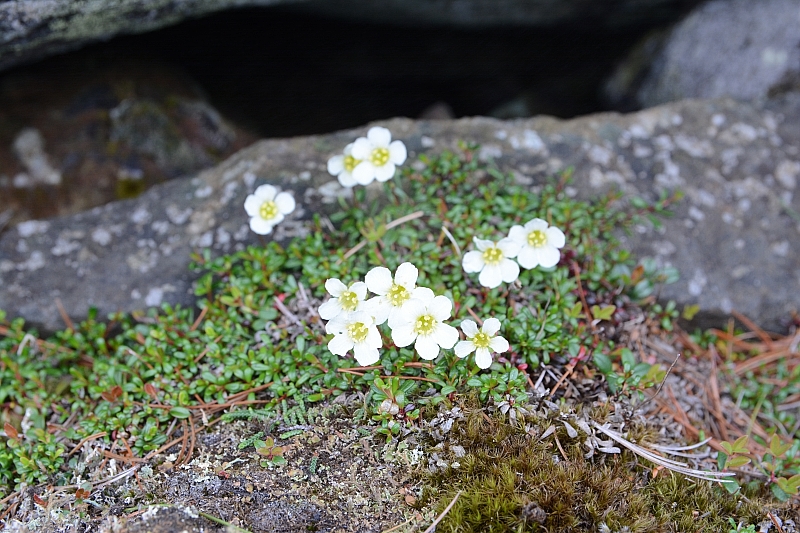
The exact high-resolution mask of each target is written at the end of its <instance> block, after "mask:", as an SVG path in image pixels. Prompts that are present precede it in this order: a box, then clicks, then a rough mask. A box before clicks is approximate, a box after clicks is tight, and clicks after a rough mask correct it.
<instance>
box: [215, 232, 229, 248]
mask: <svg viewBox="0 0 800 533" xmlns="http://www.w3.org/2000/svg"><path fill="white" fill-rule="evenodd" d="M214 241H215V242H216V243H217V247H223V248H224V247H226V246H228V244H230V242H231V234H230V233H228V232H227V231H226V230H225V228H217V235H216V237H215V239H214Z"/></svg>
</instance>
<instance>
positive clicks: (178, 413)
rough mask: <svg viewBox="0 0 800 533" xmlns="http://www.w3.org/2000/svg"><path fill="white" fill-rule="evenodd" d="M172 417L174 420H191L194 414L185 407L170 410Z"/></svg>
mask: <svg viewBox="0 0 800 533" xmlns="http://www.w3.org/2000/svg"><path fill="white" fill-rule="evenodd" d="M169 414H170V416H172V417H174V418H189V417H190V416H192V412H191V411H190V410H188V409H187V408H185V407H173V408H172V409H170V410H169Z"/></svg>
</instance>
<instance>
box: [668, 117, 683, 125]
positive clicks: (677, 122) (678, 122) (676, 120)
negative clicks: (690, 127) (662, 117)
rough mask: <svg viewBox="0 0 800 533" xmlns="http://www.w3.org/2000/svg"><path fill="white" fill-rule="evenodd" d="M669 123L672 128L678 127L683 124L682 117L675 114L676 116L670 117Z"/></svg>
mask: <svg viewBox="0 0 800 533" xmlns="http://www.w3.org/2000/svg"><path fill="white" fill-rule="evenodd" d="M669 122H670V124H672V125H673V126H680V125H681V124H683V117H682V116H680V115H677V114H676V115H672V116H671V117H670V118H669Z"/></svg>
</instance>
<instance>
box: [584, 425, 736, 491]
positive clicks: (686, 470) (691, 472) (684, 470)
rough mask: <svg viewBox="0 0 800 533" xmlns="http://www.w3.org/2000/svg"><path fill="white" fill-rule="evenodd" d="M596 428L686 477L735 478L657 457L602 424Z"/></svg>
mask: <svg viewBox="0 0 800 533" xmlns="http://www.w3.org/2000/svg"><path fill="white" fill-rule="evenodd" d="M594 427H595V428H596V429H597V430H598V431H600V432H601V433H603V434H604V435H606V436H608V437H610V438H611V439H612V440H613V441H614V442H616V443H617V444H619V445H621V446H624V447H625V448H627V449H628V450H630V451H632V452H633V453H635V454H636V455H638V456H639V457H641V458H642V459H646V460H648V461H650V462H651V463H655V464H657V465H660V466H663V467H664V468H666V469H668V470H672V471H673V472H678V473H679V474H683V475H685V476H689V477H693V478H697V479H702V480H704V481H724V480H725V479H726V478H731V477H733V476H734V474H733V472H712V471H710V470H697V469H695V468H690V467H689V466H687V465H686V464H684V463H681V462H679V461H673V460H672V459H668V458H666V457H662V456H660V455H657V454H656V453H655V452H653V451H651V450H648V449H647V448H644V447H643V446H639V445H638V444H634V443H632V442H630V441H629V440H627V439H626V438H625V437H623V436H622V435H620V434H619V433H617V432H616V431H614V430H612V429H609V428H607V427H605V426H601V425H600V424H598V423H596V422H594Z"/></svg>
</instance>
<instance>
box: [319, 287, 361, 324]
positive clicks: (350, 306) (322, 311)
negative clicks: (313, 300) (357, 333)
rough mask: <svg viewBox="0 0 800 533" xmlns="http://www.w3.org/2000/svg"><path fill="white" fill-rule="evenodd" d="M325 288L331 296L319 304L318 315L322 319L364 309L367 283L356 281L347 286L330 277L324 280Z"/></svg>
mask: <svg viewBox="0 0 800 533" xmlns="http://www.w3.org/2000/svg"><path fill="white" fill-rule="evenodd" d="M325 290H326V291H328V293H329V294H330V295H331V296H332V297H333V298H331V299H330V300H328V301H327V302H325V303H324V304H322V305H320V306H319V316H320V317H321V318H322V319H323V320H333V319H334V318H336V317H338V316H339V315H347V314H349V313H354V312H356V311H365V310H366V305H365V304H366V302H364V298H366V297H367V284H366V283H364V282H363V281H356V282H355V283H353V284H352V285H350V286H349V287H348V286H347V285H345V284H344V283H342V282H341V281H340V280H338V279H336V278H330V279H329V280H327V281H326V282H325Z"/></svg>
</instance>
